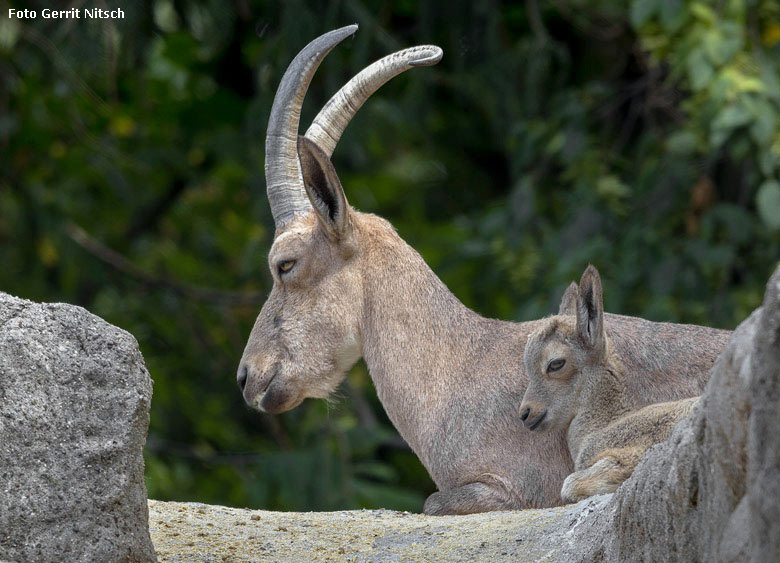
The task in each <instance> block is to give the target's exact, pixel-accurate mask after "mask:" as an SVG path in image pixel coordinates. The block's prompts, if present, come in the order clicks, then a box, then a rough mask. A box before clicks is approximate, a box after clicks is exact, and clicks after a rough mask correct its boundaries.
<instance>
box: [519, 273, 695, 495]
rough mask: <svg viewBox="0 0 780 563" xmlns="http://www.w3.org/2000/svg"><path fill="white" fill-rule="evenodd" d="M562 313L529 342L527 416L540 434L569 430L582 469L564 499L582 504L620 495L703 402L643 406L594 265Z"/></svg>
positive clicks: (528, 423)
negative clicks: (613, 338)
mask: <svg viewBox="0 0 780 563" xmlns="http://www.w3.org/2000/svg"><path fill="white" fill-rule="evenodd" d="M564 305H565V306H564ZM560 310H561V311H562V312H563V314H562V315H558V316H555V317H551V318H549V319H546V320H545V321H543V323H542V324H541V326H539V328H537V329H536V331H534V333H533V334H531V336H530V337H529V338H528V343H527V345H526V349H525V354H524V360H525V367H526V372H527V373H528V376H529V384H528V388H527V389H526V392H525V395H524V396H523V402H522V403H521V405H520V412H521V417H522V418H523V421H524V424H525V425H526V427H528V428H529V429H531V430H533V431H537V432H545V431H556V430H557V431H560V430H564V431H566V433H567V442H568V446H569V452H570V454H571V457H572V459H573V460H574V469H575V472H574V473H572V474H571V475H569V476H568V477H567V478H566V480H565V481H564V483H563V487H562V489H561V498H562V499H563V500H564V501H566V502H575V501H578V500H581V499H583V498H587V497H589V496H592V495H595V494H601V493H611V492H613V491H615V490H616V489H617V488H618V486H619V485H620V484H621V483H622V482H623V481H625V480H626V479H627V478H628V477H629V476H630V475H631V473H632V472H633V470H634V467H636V464H637V463H639V460H640V459H641V457H642V455H643V454H644V452H645V451H646V450H647V449H648V448H649V447H650V446H652V445H653V444H657V443H659V442H662V441H664V440H666V439H667V438H668V437H669V433H670V432H671V429H672V427H673V426H674V424H676V423H677V422H678V421H679V420H680V419H682V418H685V417H686V416H688V415H689V414H690V412H691V409H692V408H693V407H694V406H695V404H696V403H697V402H698V397H694V398H689V399H681V400H678V401H669V402H664V403H657V404H652V405H649V406H645V407H643V408H637V407H636V401H635V398H634V397H632V396H631V393H630V385H628V382H629V380H630V379H631V378H630V377H629V376H628V374H629V373H630V372H629V371H626V368H625V366H624V364H623V363H622V362H621V361H620V355H619V354H616V353H615V352H614V351H613V350H612V346H611V344H610V339H609V338H608V337H607V334H606V331H605V326H604V308H603V304H602V295H601V280H600V278H599V274H598V272H597V271H596V269H595V268H594V267H593V266H588V268H587V269H586V270H585V273H584V274H583V275H582V279H581V280H580V284H579V287H577V286H576V285H574V284H572V286H570V287H569V289H568V290H567V292H566V294H565V295H564V299H563V302H562V304H561V309H560ZM637 345H639V346H641V345H642V343H641V342H639V343H637ZM644 345H645V346H646V347H652V345H653V342H652V341H648V342H645V343H644ZM561 362H563V364H562V365H561ZM559 366H560V367H559Z"/></svg>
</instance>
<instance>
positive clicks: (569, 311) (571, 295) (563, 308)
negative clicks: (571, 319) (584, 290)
mask: <svg viewBox="0 0 780 563" xmlns="http://www.w3.org/2000/svg"><path fill="white" fill-rule="evenodd" d="M578 289H579V288H578V287H577V283H576V282H571V284H569V287H567V288H566V291H565V292H564V294H563V297H562V298H561V305H560V306H559V307H558V314H559V315H574V314H575V313H576V312H577V291H578Z"/></svg>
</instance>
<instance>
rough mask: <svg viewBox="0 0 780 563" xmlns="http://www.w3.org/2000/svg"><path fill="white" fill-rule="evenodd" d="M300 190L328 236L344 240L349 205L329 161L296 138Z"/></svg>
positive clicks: (321, 152)
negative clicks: (304, 190) (300, 174)
mask: <svg viewBox="0 0 780 563" xmlns="http://www.w3.org/2000/svg"><path fill="white" fill-rule="evenodd" d="M298 159H299V161H300V163H301V173H302V174H303V186H304V188H305V189H306V195H308V196H309V201H310V202H311V205H312V207H313V208H314V211H315V212H316V213H317V219H318V220H319V222H320V224H321V225H322V227H323V228H324V229H325V232H326V233H328V236H330V237H331V238H333V239H335V240H342V239H344V238H345V237H346V236H347V235H348V234H349V232H350V221H349V205H348V204H347V197H346V196H345V195H344V189H343V188H342V187H341V182H340V181H339V177H338V174H336V169H335V168H333V164H332V163H331V162H330V158H328V155H326V154H325V152H324V151H323V150H322V149H321V148H320V147H318V146H317V145H316V144H315V143H314V142H313V141H311V140H310V139H307V138H306V137H298Z"/></svg>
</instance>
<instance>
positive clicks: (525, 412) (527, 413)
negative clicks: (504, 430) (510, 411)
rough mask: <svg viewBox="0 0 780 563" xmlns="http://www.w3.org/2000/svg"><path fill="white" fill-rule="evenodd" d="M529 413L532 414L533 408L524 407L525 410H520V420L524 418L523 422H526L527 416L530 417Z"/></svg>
mask: <svg viewBox="0 0 780 563" xmlns="http://www.w3.org/2000/svg"><path fill="white" fill-rule="evenodd" d="M529 414H531V409H530V408H526V409H523V410H522V411H521V412H520V420H522V421H523V422H525V419H527V418H528V415H529Z"/></svg>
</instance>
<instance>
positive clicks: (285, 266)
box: [278, 260, 295, 274]
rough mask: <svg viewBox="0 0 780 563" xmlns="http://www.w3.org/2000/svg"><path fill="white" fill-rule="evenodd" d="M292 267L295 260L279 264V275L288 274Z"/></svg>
mask: <svg viewBox="0 0 780 563" xmlns="http://www.w3.org/2000/svg"><path fill="white" fill-rule="evenodd" d="M293 266H295V260H285V261H284V262H279V266H278V268H279V273H280V274H284V273H286V272H289V271H290V270H292V269H293Z"/></svg>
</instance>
